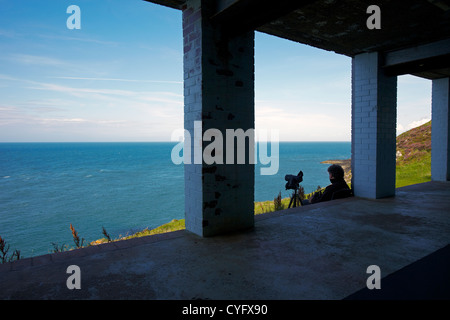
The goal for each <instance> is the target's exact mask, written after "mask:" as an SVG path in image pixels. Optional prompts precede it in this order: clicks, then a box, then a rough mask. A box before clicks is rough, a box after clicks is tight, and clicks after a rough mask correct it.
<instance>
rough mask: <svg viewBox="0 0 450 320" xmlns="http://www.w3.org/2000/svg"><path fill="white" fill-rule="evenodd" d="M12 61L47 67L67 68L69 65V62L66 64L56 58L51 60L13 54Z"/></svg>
mask: <svg viewBox="0 0 450 320" xmlns="http://www.w3.org/2000/svg"><path fill="white" fill-rule="evenodd" d="M10 59H11V60H13V61H15V62H18V63H20V64H26V65H41V66H42V65H45V66H65V65H67V62H64V61H62V60H59V59H55V58H49V57H42V56H35V55H30V54H21V53H18V54H13V55H11V56H10Z"/></svg>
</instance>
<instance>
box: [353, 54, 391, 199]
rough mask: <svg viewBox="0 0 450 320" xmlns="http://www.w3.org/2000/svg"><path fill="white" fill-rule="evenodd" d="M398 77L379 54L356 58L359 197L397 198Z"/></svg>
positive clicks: (356, 187) (355, 157) (356, 178)
mask: <svg viewBox="0 0 450 320" xmlns="http://www.w3.org/2000/svg"><path fill="white" fill-rule="evenodd" d="M396 122H397V77H388V76H386V75H384V73H383V70H382V69H381V68H380V57H379V54H378V53H377V52H374V53H363V54H359V55H357V56H355V57H354V58H353V59H352V188H353V190H354V193H355V195H356V196H359V197H366V198H372V199H377V198H383V197H389V196H394V195H395V153H396Z"/></svg>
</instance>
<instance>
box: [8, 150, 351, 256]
mask: <svg viewBox="0 0 450 320" xmlns="http://www.w3.org/2000/svg"><path fill="white" fill-rule="evenodd" d="M174 146H175V143H170V142H167V143H0V236H2V237H3V238H4V239H5V240H6V241H7V243H9V244H10V245H11V249H10V250H11V251H13V250H14V249H18V250H20V251H21V254H22V256H24V257H30V256H35V255H40V254H46V253H48V252H51V250H52V248H53V245H52V243H57V244H58V245H60V246H61V245H63V244H66V245H69V246H73V241H72V236H71V232H70V229H69V224H73V226H74V227H75V229H76V230H77V231H78V233H79V235H80V237H82V238H85V239H86V241H88V242H90V241H93V240H96V239H99V238H102V237H103V235H102V227H105V229H106V230H107V231H108V233H109V234H110V235H111V236H112V237H117V236H119V235H126V234H127V233H130V234H131V233H133V232H135V231H138V230H142V229H144V228H147V227H148V228H154V227H157V226H159V225H161V224H164V223H166V222H169V221H171V220H172V219H183V218H184V180H183V179H184V173H183V166H182V165H175V164H173V163H172V160H171V157H170V155H171V151H172V148H173V147H174ZM269 150H270V149H269ZM279 151H280V153H279V170H278V173H277V174H276V175H270V176H262V175H260V170H259V169H260V167H261V164H260V163H259V158H258V156H257V157H256V160H257V164H256V167H255V201H264V200H272V199H273V198H274V197H275V196H276V195H277V194H278V193H279V192H280V191H281V193H282V196H283V197H287V196H289V195H290V192H288V191H286V190H284V185H285V183H286V182H285V181H284V176H285V175H286V174H297V173H298V171H299V170H302V171H303V172H304V181H303V183H302V186H303V187H304V188H305V191H306V192H311V191H313V190H315V189H316V188H317V186H318V185H320V186H326V185H328V184H329V181H328V174H327V172H326V169H327V167H328V165H327V164H321V163H320V162H321V161H324V160H329V159H348V158H350V152H351V150H350V142H295V143H288V142H284V143H283V142H282V143H280V146H279ZM269 154H270V153H269ZM268 166H269V165H263V167H268Z"/></svg>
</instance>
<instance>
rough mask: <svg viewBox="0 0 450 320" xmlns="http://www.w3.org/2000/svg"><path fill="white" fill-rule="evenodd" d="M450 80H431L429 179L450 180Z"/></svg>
mask: <svg viewBox="0 0 450 320" xmlns="http://www.w3.org/2000/svg"><path fill="white" fill-rule="evenodd" d="M449 90H450V79H449V78H444V79H438V80H433V85H432V98H431V99H432V108H431V118H432V119H431V120H432V121H431V179H432V180H435V181H449V180H450V151H449V146H450V127H449V121H450V112H449V104H450V93H449Z"/></svg>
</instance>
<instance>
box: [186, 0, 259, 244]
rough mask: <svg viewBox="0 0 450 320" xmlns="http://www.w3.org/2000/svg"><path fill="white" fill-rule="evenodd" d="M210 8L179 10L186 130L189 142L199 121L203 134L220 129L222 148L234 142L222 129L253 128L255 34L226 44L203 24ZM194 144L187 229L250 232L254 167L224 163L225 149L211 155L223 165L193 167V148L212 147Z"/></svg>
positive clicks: (203, 4)
mask: <svg viewBox="0 0 450 320" xmlns="http://www.w3.org/2000/svg"><path fill="white" fill-rule="evenodd" d="M211 5H212V3H211V1H205V0H189V1H187V3H186V5H185V6H184V7H183V38H184V99H185V107H184V126H185V129H186V130H188V131H189V132H190V135H191V137H194V125H195V124H196V123H197V125H198V123H199V122H198V121H200V122H201V127H202V133H204V132H205V131H207V130H208V129H219V130H220V131H221V132H222V135H223V138H224V140H223V143H224V146H225V144H226V143H232V141H226V139H225V138H226V129H243V130H244V131H247V130H248V129H254V124H255V118H254V117H255V115H254V114H255V112H254V32H253V31H252V32H249V33H246V34H244V35H241V36H237V37H234V38H233V39H228V38H227V37H225V36H224V34H223V33H222V32H221V29H220V26H213V25H211V24H210V22H209V19H207V18H208V17H210V15H211V11H212V9H213V8H212V7H210V6H211ZM196 121H197V122H196ZM202 136H203V134H202ZM194 140H195V143H192V144H191V150H192V152H191V156H192V161H191V163H192V164H186V163H185V199H186V201H185V210H186V228H187V229H188V230H189V231H191V232H194V233H196V234H198V235H201V236H211V235H215V234H219V233H223V232H229V231H234V230H238V229H243V228H249V227H252V226H253V224H254V204H253V202H254V171H255V170H254V164H249V161H248V160H249V159H247V161H246V164H236V162H234V164H230V163H226V156H227V155H226V149H225V147H224V150H218V149H216V150H215V153H216V155H217V156H220V153H221V152H223V157H222V158H223V161H224V163H223V164H206V163H205V162H204V161H202V162H201V164H195V163H194V155H195V150H194V149H195V144H196V143H198V145H199V146H200V149H201V150H205V148H206V147H207V146H208V145H209V144H210V143H212V142H210V141H203V139H202V137H197V138H195V139H194ZM250 140H251V139H250ZM214 141H215V140H214ZM250 142H251V143H254V141H250ZM236 145H237V143H235V148H234V149H233V150H234V152H235V155H236V153H237V152H236V151H237V150H236ZM248 150H251V146H250V145H249V143H248V141H247V143H246V146H245V151H248ZM240 151H242V150H240Z"/></svg>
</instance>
